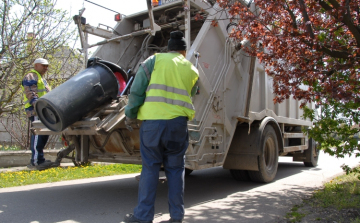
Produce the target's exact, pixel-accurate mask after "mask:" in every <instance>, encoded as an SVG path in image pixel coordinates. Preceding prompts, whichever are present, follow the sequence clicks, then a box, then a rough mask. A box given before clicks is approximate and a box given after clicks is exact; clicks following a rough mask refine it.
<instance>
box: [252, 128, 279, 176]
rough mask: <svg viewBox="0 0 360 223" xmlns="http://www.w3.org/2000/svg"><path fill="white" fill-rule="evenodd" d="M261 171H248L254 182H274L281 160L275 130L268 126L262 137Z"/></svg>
mask: <svg viewBox="0 0 360 223" xmlns="http://www.w3.org/2000/svg"><path fill="white" fill-rule="evenodd" d="M260 146H261V150H260V151H261V154H260V156H259V164H258V165H259V171H248V172H249V176H250V178H251V180H252V181H255V182H259V183H268V182H271V181H273V180H274V178H275V176H276V173H277V169H278V159H279V143H278V140H277V135H276V132H275V130H274V128H273V127H272V126H271V125H267V126H266V127H265V129H264V132H263V134H262V136H261V144H260Z"/></svg>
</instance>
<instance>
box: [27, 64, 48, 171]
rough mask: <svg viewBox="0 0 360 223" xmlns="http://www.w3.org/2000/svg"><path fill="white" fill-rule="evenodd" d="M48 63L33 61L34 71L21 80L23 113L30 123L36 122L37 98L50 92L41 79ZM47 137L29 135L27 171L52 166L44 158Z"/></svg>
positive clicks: (44, 81)
mask: <svg viewBox="0 0 360 223" xmlns="http://www.w3.org/2000/svg"><path fill="white" fill-rule="evenodd" d="M48 66H49V63H48V61H47V60H46V59H44V58H38V59H36V60H35V61H34V69H32V70H30V72H29V73H28V74H26V75H25V77H24V78H23V80H22V89H23V91H24V103H25V112H26V114H27V116H28V118H29V119H30V121H31V122H33V121H35V120H38V117H37V115H36V112H35V109H34V106H35V103H36V101H37V100H38V98H40V97H41V96H43V95H45V94H46V93H47V92H49V91H50V90H51V88H50V86H49V85H48V84H47V82H46V80H45V79H44V78H43V76H44V74H45V73H46V72H47V70H48ZM48 138H49V136H48V135H34V134H33V133H31V139H30V149H31V160H30V164H29V165H27V167H28V168H29V169H37V170H43V169H46V168H49V167H51V166H53V165H54V163H53V162H51V161H50V160H45V158H44V151H43V150H44V147H45V145H46V143H47V141H48Z"/></svg>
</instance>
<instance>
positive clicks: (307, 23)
mask: <svg viewBox="0 0 360 223" xmlns="http://www.w3.org/2000/svg"><path fill="white" fill-rule="evenodd" d="M299 4H300V10H301V13H302V15H303V17H304V21H305V26H306V29H307V32H308V33H309V35H310V38H311V39H315V35H314V32H313V29H312V27H311V21H310V18H309V15H308V13H307V11H306V5H305V3H304V0H299Z"/></svg>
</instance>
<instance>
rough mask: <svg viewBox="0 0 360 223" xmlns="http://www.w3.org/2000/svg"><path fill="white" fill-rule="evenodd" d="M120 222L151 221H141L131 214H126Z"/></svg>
mask: <svg viewBox="0 0 360 223" xmlns="http://www.w3.org/2000/svg"><path fill="white" fill-rule="evenodd" d="M121 223H152V221H141V220H139V219H137V218H135V216H134V215H133V214H127V215H125V217H124V221H122V222H121Z"/></svg>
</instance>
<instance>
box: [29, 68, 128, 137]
mask: <svg viewBox="0 0 360 223" xmlns="http://www.w3.org/2000/svg"><path fill="white" fill-rule="evenodd" d="M120 69H121V68H120ZM118 91H119V87H118V82H117V79H116V77H115V75H114V73H113V71H112V70H111V69H110V68H109V67H108V66H106V65H105V63H101V62H98V61H93V62H92V63H91V65H89V66H88V67H87V68H86V69H85V70H83V71H81V72H80V73H78V74H77V75H75V76H74V77H72V78H70V79H69V80H67V81H66V82H64V83H63V84H61V85H60V86H58V87H56V88H55V89H54V90H52V91H50V92H49V93H47V94H46V95H44V96H42V97H41V98H39V99H38V100H37V102H36V104H35V110H36V113H37V115H38V116H39V119H40V120H41V122H42V123H43V124H44V125H45V126H46V127H47V128H49V129H50V130H52V131H55V132H61V131H63V130H64V129H65V128H67V127H68V126H69V125H71V124H73V123H75V122H76V121H78V120H80V119H81V118H82V117H83V116H84V115H86V114H87V113H89V112H90V111H92V110H93V109H95V108H97V107H99V106H101V105H102V104H104V103H105V102H110V101H111V100H112V99H116V97H117V95H118Z"/></svg>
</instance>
